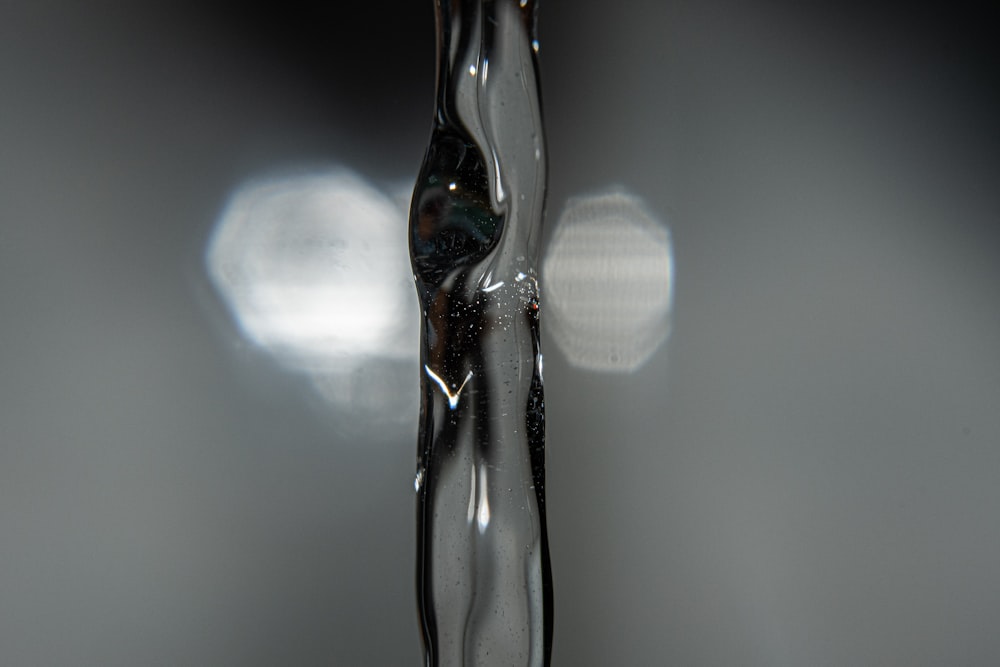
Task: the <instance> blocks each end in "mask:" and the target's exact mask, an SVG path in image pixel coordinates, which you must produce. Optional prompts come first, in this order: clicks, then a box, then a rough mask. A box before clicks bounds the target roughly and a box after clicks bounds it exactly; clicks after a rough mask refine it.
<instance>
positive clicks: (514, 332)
mask: <svg viewBox="0 0 1000 667" xmlns="http://www.w3.org/2000/svg"><path fill="white" fill-rule="evenodd" d="M535 5H536V3H535V2H533V1H525V0H520V1H519V0H494V1H489V0H471V1H470V0H460V1H455V2H449V1H448V0H437V1H436V3H435V7H436V12H437V31H438V80H437V109H436V116H435V122H434V128H433V132H432V136H431V141H430V145H429V147H428V149H427V153H426V155H425V157H424V162H423V166H422V169H421V172H420V175H419V177H418V180H417V184H416V187H415V189H414V193H413V201H412V204H411V210H410V257H411V261H412V268H413V272H414V277H415V280H416V286H417V293H418V295H419V298H420V306H421V310H422V314H423V317H422V327H421V390H422V396H421V411H420V420H421V421H420V437H419V444H418V453H417V454H418V457H417V473H416V477H415V480H414V487H415V489H416V492H417V540H418V549H417V553H418V563H417V590H418V604H419V612H420V620H421V626H422V633H423V640H424V650H425V664H426V665H435V666H449V667H450V666H458V665H480V666H490V665H494V666H496V667H501V666H502V667H513V666H518V665H530V666H532V667H534V666H541V665H548V664H549V655H550V652H551V636H552V584H551V574H550V569H549V554H548V544H547V539H546V531H545V494H544V490H545V472H544V430H545V429H544V405H545V404H544V398H543V393H542V356H541V352H540V351H539V338H538V318H539V300H538V282H537V279H536V263H537V256H538V244H539V239H540V235H541V220H542V213H543V207H544V198H545V151H544V140H543V134H542V118H541V110H540V106H539V99H538V78H537V64H536V60H535V54H536V52H537V49H538V43H537V41H536V40H535V30H534V27H535V15H536V6H535Z"/></svg>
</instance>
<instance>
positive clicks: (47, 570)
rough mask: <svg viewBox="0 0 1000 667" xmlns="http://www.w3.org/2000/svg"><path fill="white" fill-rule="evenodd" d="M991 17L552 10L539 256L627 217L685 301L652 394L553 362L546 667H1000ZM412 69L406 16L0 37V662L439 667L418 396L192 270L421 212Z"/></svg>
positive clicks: (80, 9) (549, 362) (730, 7)
mask: <svg viewBox="0 0 1000 667" xmlns="http://www.w3.org/2000/svg"><path fill="white" fill-rule="evenodd" d="M985 7H986V5H985V4H983V5H969V6H964V5H958V6H956V5H948V6H947V8H945V6H944V5H938V6H931V5H926V6H925V5H911V6H910V7H909V8H908V9H907V10H906V12H905V13H901V12H894V11H891V10H890V9H889V8H888V5H887V4H882V5H879V4H876V5H866V6H861V5H858V6H852V5H850V4H846V5H845V4H842V3H832V4H831V3H796V2H784V1H774V2H761V3H753V4H750V3H738V2H732V1H728V2H727V1H722V2H712V1H709V2H694V1H690V2H688V1H685V2H652V1H642V0H622V1H621V2H618V3H615V4H613V5H612V4H608V3H600V2H596V1H593V2H591V1H588V2H571V1H570V0H544V1H543V3H542V6H541V12H542V14H541V24H540V25H541V29H540V36H541V66H542V81H543V86H544V90H543V98H544V104H545V115H546V121H547V128H548V146H549V165H550V192H549V206H548V210H549V218H548V221H549V227H548V230H547V233H548V234H549V235H551V234H552V232H553V228H554V224H555V222H556V220H558V215H559V212H560V210H561V209H562V208H563V206H564V204H565V202H566V201H567V199H568V198H570V197H572V196H576V195H580V194H586V193H590V192H597V191H603V190H607V189H608V188H612V187H619V188H624V189H626V190H627V191H629V192H631V193H634V194H635V195H637V196H639V197H641V198H642V199H643V200H644V201H645V204H646V207H647V209H648V210H649V211H650V212H652V213H653V214H654V215H656V216H657V217H658V218H659V219H660V220H662V221H664V222H665V223H666V224H668V225H669V227H670V230H671V233H672V238H673V248H674V258H675V262H676V265H675V271H676V282H675V285H674V304H673V306H674V307H673V316H672V333H671V336H670V338H669V340H668V341H667V342H666V344H665V345H663V346H661V347H660V348H659V349H658V351H657V352H656V354H655V355H654V356H653V357H652V359H650V360H649V361H648V362H647V363H646V364H644V365H643V366H642V367H641V368H638V369H637V370H635V371H634V372H631V373H624V374H623V373H618V374H602V373H596V372H590V371H584V370H580V369H578V368H575V367H574V366H572V365H571V364H570V363H568V361H567V359H566V357H565V355H563V354H562V353H561V352H560V350H559V348H558V347H557V346H556V345H554V344H553V342H552V341H551V339H550V335H549V334H547V335H546V345H547V355H546V365H545V366H546V368H545V375H546V386H547V389H546V391H547V399H548V400H547V404H548V434H549V435H548V476H549V483H548V508H549V526H550V538H551V549H552V560H553V571H554V577H555V587H556V618H555V648H554V656H553V663H554V664H555V665H565V666H571V665H584V666H589V665H598V666H600V665H629V666H632V665H636V666H638V665H691V666H701V665H705V666H708V665H720V666H725V665H760V666H775V665H787V666H796V665H942V664H947V665H989V664H1000V633H998V632H997V628H998V627H1000V294H998V291H1000V290H998V287H1000V187H998V186H1000V151H998V148H1000V130H998V123H997V119H998V118H1000V103H998V81H997V74H996V72H997V64H998V63H997V60H998V59H997V51H996V48H997V47H996V42H997V39H996V33H997V31H996V25H997V23H996V22H995V20H994V17H993V16H991V15H990V12H988V11H987V9H986V8H985ZM433 58H434V46H433V15H432V8H431V3H430V1H429V0H426V1H423V2H406V3H404V2H399V3H390V4H389V5H386V4H385V3H320V2H306V1H304V0H296V1H293V2H286V3H282V4H280V5H275V4H272V3H269V4H266V5H265V4H255V3H235V2H233V3H225V2H207V3H194V2H186V3H185V2H143V3H111V2H87V3H79V2H36V1H33V2H29V1H27V0H23V1H19V0H14V1H13V2H11V1H7V2H0V664H2V665H4V666H11V667H20V666H28V665H53V666H63V665H65V666H70V665H73V666H95V667H96V666H105V667H110V666H117V665H120V666H131V665H206V666H220V667H221V666H226V665H234V666H235V665H240V666H247V665H261V666H264V665H302V666H307V665H337V666H345V667H351V666H362V667H364V666H369V665H371V666H383V665H415V664H418V663H419V661H420V658H419V655H420V649H419V642H418V633H417V624H416V611H415V602H414V585H413V556H414V546H413V545H414V531H413V523H414V496H413V472H414V455H415V430H416V425H415V423H410V422H409V420H408V419H407V418H405V417H406V411H405V410H402V412H400V411H398V410H396V411H395V413H394V414H391V415H385V418H382V417H381V416H380V415H379V414H378V412H379V410H383V411H387V410H388V409H389V408H386V407H385V406H386V405H396V404H401V405H408V403H407V400H408V397H409V396H410V393H409V392H410V391H415V390H416V383H417V378H416V375H415V369H416V366H415V364H414V365H413V369H414V375H413V376H412V378H413V381H412V386H408V385H407V384H406V383H405V382H402V383H400V382H395V381H391V380H390V381H386V380H385V379H384V378H383V380H381V381H375V380H371V381H369V379H368V378H367V377H366V375H365V373H364V372H360V373H359V374H357V375H356V376H353V377H354V379H355V380H356V384H355V385H351V386H352V387H355V386H356V389H354V391H356V392H360V393H361V394H363V393H365V392H366V391H367V392H368V393H370V394H371V395H373V396H376V397H381V398H382V399H385V401H387V402H386V403H385V404H384V405H383V404H380V403H378V402H376V403H374V404H372V406H374V407H372V406H369V407H368V408H364V406H362V407H360V408H359V407H358V406H357V405H353V404H351V403H350V401H348V402H346V403H345V402H343V401H341V402H340V403H337V402H336V401H331V400H328V397H327V398H324V396H323V395H321V394H320V393H318V392H317V391H316V387H315V386H314V383H313V382H311V381H310V379H309V378H308V377H307V376H305V375H304V374H303V373H302V372H300V371H297V370H294V369H289V368H287V367H286V366H283V365H282V364H280V363H278V361H277V360H276V359H275V358H274V357H273V355H271V354H269V353H268V352H266V351H264V350H261V349H259V348H258V347H257V346H255V345H253V344H252V343H250V342H248V341H247V339H246V338H245V337H244V336H243V335H242V334H241V331H240V329H239V327H238V326H237V325H236V323H235V321H234V318H233V317H232V316H231V313H230V311H229V309H228V307H227V305H226V303H224V299H223V298H222V297H221V296H220V294H219V292H218V291H217V290H216V289H215V288H214V287H213V285H212V283H211V281H210V279H209V278H208V275H207V272H206V268H205V264H204V258H205V248H206V245H207V244H208V242H209V239H210V237H211V234H212V230H213V228H214V227H215V225H216V224H217V221H218V219H219V217H220V215H221V214H222V212H223V210H224V209H225V206H226V203H227V201H229V198H230V196H231V195H232V193H233V192H234V191H236V190H237V189H238V188H240V187H241V185H242V184H244V183H246V182H248V180H252V179H255V178H260V177H261V175H267V174H269V173H274V172H275V171H276V170H278V171H280V170H288V169H303V168H310V167H319V166H326V165H345V166H347V167H349V168H350V169H351V170H353V171H354V172H356V173H358V174H360V175H362V176H363V177H364V178H366V179H368V180H370V182H372V183H374V184H377V185H378V187H380V188H382V190H383V191H385V192H389V191H391V190H392V189H393V188H394V187H397V186H398V185H399V184H400V183H404V184H405V183H408V182H411V181H412V179H413V177H414V175H415V173H416V169H417V167H418V166H419V162H420V159H421V157H422V152H423V148H424V143H425V141H426V139H427V135H428V131H429V126H430V119H431V112H432V99H433V84H434V81H433V75H434V65H433ZM404 225H405V222H404V221H403V220H400V233H401V234H402V233H404V232H403V229H404ZM414 298H415V297H414ZM543 308H544V304H543ZM543 317H544V315H543ZM543 326H544V319H543ZM404 366H405V364H404ZM406 377H409V376H406ZM369 382H370V383H369ZM394 392H395V393H394ZM379 406H382V407H379ZM393 409H394V410H395V408H393Z"/></svg>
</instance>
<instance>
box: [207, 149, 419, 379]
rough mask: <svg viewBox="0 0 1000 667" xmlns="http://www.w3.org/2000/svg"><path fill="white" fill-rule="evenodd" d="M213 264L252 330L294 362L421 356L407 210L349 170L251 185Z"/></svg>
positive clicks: (228, 219) (228, 220)
mask: <svg viewBox="0 0 1000 667" xmlns="http://www.w3.org/2000/svg"><path fill="white" fill-rule="evenodd" d="M206 263H207V266H208V272H209V275H210V276H211V278H212V281H213V282H214V283H215V286H216V288H217V289H218V291H219V293H220V294H221V295H222V296H223V297H224V298H225V300H226V302H227V304H228V305H229V307H230V309H231V311H232V314H233V317H234V319H235V320H236V322H237V324H238V325H239V327H240V329H241V330H242V332H243V333H244V335H245V336H246V337H247V338H248V339H249V340H251V341H252V342H254V343H256V344H257V345H259V346H260V347H262V348H264V349H265V350H267V351H269V352H270V353H272V354H273V355H274V356H275V357H276V358H277V359H278V360H279V361H280V362H281V363H282V364H283V365H285V366H287V367H290V368H295V369H300V370H306V371H309V372H311V373H323V372H337V373H344V372H348V371H350V370H351V369H352V368H354V367H356V366H358V365H360V364H363V363H365V362H366V361H368V360H370V359H371V358H373V357H378V358H382V359H409V358H415V356H416V349H417V336H418V333H417V326H418V322H419V320H418V311H417V305H416V297H415V294H414V291H413V283H412V276H411V274H410V270H409V267H410V262H409V257H408V254H407V248H406V213H405V211H403V210H401V209H400V207H399V206H398V205H397V204H395V203H394V202H393V201H392V200H391V199H389V198H388V197H387V196H385V195H383V194H382V193H381V192H380V191H378V190H377V189H375V188H374V187H373V186H371V185H369V184H368V183H367V182H366V181H364V180H363V179H361V178H360V177H359V176H357V175H356V174H354V173H353V172H351V171H349V170H347V169H333V170H329V171H325V172H320V173H316V172H313V173H306V174H300V175H296V176H282V177H278V178H271V179H262V180H257V181H254V182H251V183H249V184H247V185H245V186H243V187H242V188H240V189H239V190H238V191H237V192H236V193H235V194H234V195H233V196H232V197H231V199H230V201H229V204H228V205H227V207H226V209H225V211H224V212H223V214H222V217H221V219H220V220H219V222H218V224H217V226H216V229H215V232H214V234H213V236H212V238H211V240H210V242H209V245H208V249H207V252H206Z"/></svg>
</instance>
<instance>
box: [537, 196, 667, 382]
mask: <svg viewBox="0 0 1000 667" xmlns="http://www.w3.org/2000/svg"><path fill="white" fill-rule="evenodd" d="M542 277H543V280H544V283H543V284H544V286H545V292H544V296H545V301H544V307H545V318H546V319H545V323H546V326H547V327H549V330H550V331H552V333H553V334H554V338H555V341H556V343H557V345H558V346H559V347H560V349H561V350H562V351H563V353H564V354H565V355H566V357H567V359H568V360H569V362H570V363H572V364H573V365H575V366H578V367H580V368H584V369H588V370H595V371H623V372H630V371H634V370H636V369H637V368H639V367H640V366H642V365H643V364H644V363H646V361H648V360H649V358H650V357H651V356H652V355H653V353H654V352H655V351H656V350H657V348H658V347H659V346H660V345H661V344H662V343H663V341H664V340H666V338H667V334H668V332H669V316H670V309H671V301H672V294H673V257H672V250H671V244H670V235H669V233H668V231H667V229H666V227H665V226H663V225H662V224H660V223H659V222H658V221H657V220H656V219H655V218H654V217H653V216H652V215H650V214H649V213H648V212H647V210H646V207H645V206H644V205H643V203H642V201H641V200H640V199H639V198H638V197H635V196H632V195H629V194H626V193H624V192H611V193H607V194H602V195H596V196H587V197H578V198H575V199H571V200H570V201H569V202H567V204H566V208H565V210H564V211H563V213H562V215H561V216H560V219H559V223H558V226H557V227H556V231H555V234H554V236H553V239H552V243H551V245H550V246H549V249H548V252H547V253H546V255H545V260H544V263H543V276H542Z"/></svg>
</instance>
